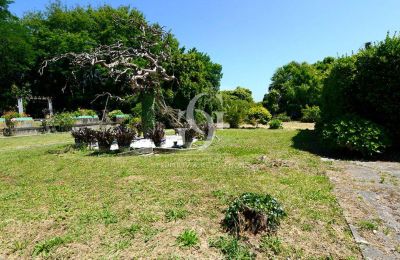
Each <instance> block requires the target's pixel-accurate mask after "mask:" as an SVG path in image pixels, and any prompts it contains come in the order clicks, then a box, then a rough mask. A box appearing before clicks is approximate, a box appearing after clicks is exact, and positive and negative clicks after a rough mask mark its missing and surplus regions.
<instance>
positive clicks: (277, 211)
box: [223, 193, 286, 235]
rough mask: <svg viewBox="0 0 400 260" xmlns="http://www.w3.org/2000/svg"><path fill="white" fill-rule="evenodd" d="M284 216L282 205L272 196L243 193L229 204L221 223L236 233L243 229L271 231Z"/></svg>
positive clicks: (275, 228) (273, 230)
mask: <svg viewBox="0 0 400 260" xmlns="http://www.w3.org/2000/svg"><path fill="white" fill-rule="evenodd" d="M285 216H286V213H285V211H284V210H283V208H282V205H281V204H280V203H279V202H278V201H277V200H276V199H275V198H273V197H272V196H270V195H268V194H266V195H260V194H255V193H244V194H243V195H241V196H239V197H238V198H236V199H235V200H234V201H233V202H232V203H231V204H230V206H229V207H228V209H227V210H226V213H225V219H224V221H223V224H224V226H225V227H226V229H227V230H228V231H230V232H231V233H234V234H236V235H240V234H241V233H242V232H244V231H249V232H251V233H253V234H257V233H261V232H266V233H273V232H276V230H277V228H278V227H279V225H280V221H281V219H282V218H283V217H285Z"/></svg>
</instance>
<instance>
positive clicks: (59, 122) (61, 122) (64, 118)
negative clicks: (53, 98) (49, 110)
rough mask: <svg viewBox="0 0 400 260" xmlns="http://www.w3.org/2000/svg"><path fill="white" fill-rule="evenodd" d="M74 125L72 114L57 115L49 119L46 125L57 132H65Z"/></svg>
mask: <svg viewBox="0 0 400 260" xmlns="http://www.w3.org/2000/svg"><path fill="white" fill-rule="evenodd" d="M74 124H75V115H74V114H72V113H59V114H55V115H54V116H53V117H52V118H50V120H49V122H48V125H49V126H52V127H55V128H56V129H57V131H60V132H67V131H70V130H71V129H72V126H73V125H74Z"/></svg>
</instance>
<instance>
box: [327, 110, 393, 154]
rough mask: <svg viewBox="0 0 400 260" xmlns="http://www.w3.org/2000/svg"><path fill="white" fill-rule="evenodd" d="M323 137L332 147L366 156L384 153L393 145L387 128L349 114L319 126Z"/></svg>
mask: <svg viewBox="0 0 400 260" xmlns="http://www.w3.org/2000/svg"><path fill="white" fill-rule="evenodd" d="M319 129H320V131H321V136H322V139H323V140H324V141H325V142H326V143H327V144H328V145H329V146H331V147H332V148H342V149H347V150H349V151H351V152H358V153H361V154H362V155H364V156H373V155H376V154H380V153H383V152H384V151H385V149H387V148H388V147H389V146H390V145H391V141H390V139H389V137H388V136H387V134H386V131H385V129H384V128H383V127H382V126H380V125H378V124H375V123H373V122H371V121H369V120H365V119H362V118H360V117H357V116H352V115H347V116H343V117H340V118H337V119H334V120H333V121H330V122H328V123H323V124H322V125H321V126H319Z"/></svg>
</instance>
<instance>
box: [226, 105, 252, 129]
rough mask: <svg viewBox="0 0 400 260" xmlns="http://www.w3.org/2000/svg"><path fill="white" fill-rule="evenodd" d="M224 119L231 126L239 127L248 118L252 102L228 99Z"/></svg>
mask: <svg viewBox="0 0 400 260" xmlns="http://www.w3.org/2000/svg"><path fill="white" fill-rule="evenodd" d="M226 102H227V103H228V104H227V105H226V108H225V115H224V119H225V120H226V122H228V123H229V126H230V128H239V127H240V124H242V123H243V121H244V120H245V119H246V115H247V112H248V110H249V107H250V104H249V102H247V101H245V100H227V101H226Z"/></svg>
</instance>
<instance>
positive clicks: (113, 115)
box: [108, 110, 124, 120]
mask: <svg viewBox="0 0 400 260" xmlns="http://www.w3.org/2000/svg"><path fill="white" fill-rule="evenodd" d="M121 115H124V112H122V111H121V110H113V111H111V112H110V113H108V117H109V118H110V119H112V120H115V119H116V118H117V116H121Z"/></svg>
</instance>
